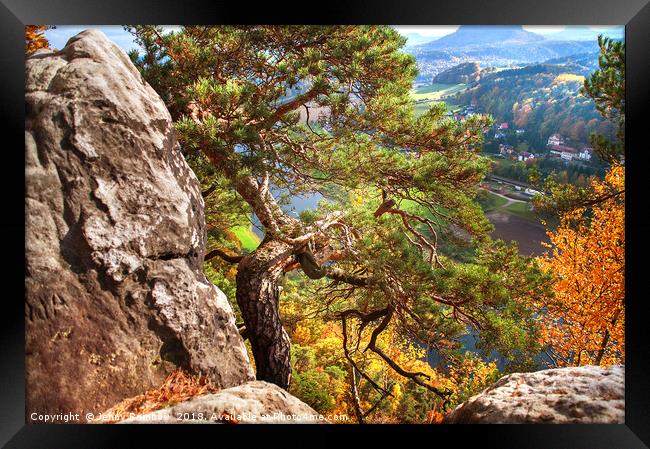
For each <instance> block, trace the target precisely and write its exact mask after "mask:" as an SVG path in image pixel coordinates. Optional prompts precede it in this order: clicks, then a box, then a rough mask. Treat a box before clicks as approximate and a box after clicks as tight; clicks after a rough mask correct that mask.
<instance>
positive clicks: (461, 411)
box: [444, 366, 625, 424]
mask: <svg viewBox="0 0 650 449" xmlns="http://www.w3.org/2000/svg"><path fill="white" fill-rule="evenodd" d="M624 418H625V368H624V367H622V366H612V367H609V368H607V369H603V368H600V367H597V366H582V367H572V368H560V369H549V370H543V371H537V372H533V373H516V374H511V375H509V376H505V377H503V378H501V379H500V380H499V381H497V382H496V383H495V384H494V385H492V386H491V387H489V388H487V389H486V390H484V391H483V392H481V393H480V394H478V395H476V396H473V397H471V398H470V399H469V400H467V401H466V402H464V403H463V404H461V405H459V406H458V407H456V408H455V409H454V410H453V411H451V412H450V413H449V414H448V415H447V416H446V417H445V419H444V423H446V424H481V423H485V424H536V423H540V424H544V423H545V424H622V423H623V422H624Z"/></svg>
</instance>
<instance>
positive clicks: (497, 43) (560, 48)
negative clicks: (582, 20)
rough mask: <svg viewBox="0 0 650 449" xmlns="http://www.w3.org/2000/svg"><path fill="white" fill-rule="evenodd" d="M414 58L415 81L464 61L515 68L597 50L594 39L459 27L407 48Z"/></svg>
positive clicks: (519, 29) (517, 29) (507, 28)
mask: <svg viewBox="0 0 650 449" xmlns="http://www.w3.org/2000/svg"><path fill="white" fill-rule="evenodd" d="M406 51H408V52H409V53H411V54H413V55H414V56H415V57H416V59H417V64H418V69H419V72H420V74H419V77H418V81H424V82H431V81H432V80H433V77H435V76H436V75H437V74H439V73H441V72H443V71H445V70H447V69H450V68H452V67H454V66H456V65H458V64H461V63H464V62H478V63H480V65H481V67H517V66H522V65H529V64H535V63H542V62H544V61H547V60H549V59H554V58H565V57H569V56H571V55H585V54H593V53H597V52H598V43H597V41H596V39H592V40H549V39H545V38H544V37H543V36H541V35H539V34H536V33H531V32H529V31H526V30H524V29H523V28H522V27H521V26H461V27H459V28H458V30H456V31H455V32H453V33H451V34H448V35H446V36H443V37H441V38H440V39H436V40H435V41H432V42H428V43H425V44H422V45H417V46H414V47H409V48H407V49H406Z"/></svg>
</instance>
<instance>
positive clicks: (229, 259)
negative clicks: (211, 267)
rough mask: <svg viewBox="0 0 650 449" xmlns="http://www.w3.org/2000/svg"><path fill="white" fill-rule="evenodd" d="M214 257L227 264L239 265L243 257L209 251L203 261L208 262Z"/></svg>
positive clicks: (218, 250) (215, 250)
mask: <svg viewBox="0 0 650 449" xmlns="http://www.w3.org/2000/svg"><path fill="white" fill-rule="evenodd" d="M215 257H220V258H222V259H223V260H225V261H226V262H229V263H239V262H241V261H242V259H243V258H244V256H230V255H228V254H226V253H224V252H223V251H221V250H220V249H213V250H212V251H210V252H209V253H207V254H206V255H205V257H204V259H203V260H204V261H206V262H207V261H209V260H212V259H214V258H215Z"/></svg>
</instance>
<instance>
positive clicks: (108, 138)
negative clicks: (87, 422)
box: [25, 30, 254, 419]
mask: <svg viewBox="0 0 650 449" xmlns="http://www.w3.org/2000/svg"><path fill="white" fill-rule="evenodd" d="M25 95H26V98H25V103H26V104H25V106H26V122H25V151H26V155H25V164H26V179H27V191H26V198H25V207H26V210H25V219H26V248H25V257H26V278H25V283H26V304H25V322H26V364H27V366H26V375H27V388H26V390H27V397H26V400H27V417H28V419H29V416H30V414H31V412H32V411H33V412H38V413H60V412H73V413H80V414H81V415H82V418H83V414H84V413H85V412H91V411H92V412H97V411H101V410H106V409H107V408H109V407H110V406H112V405H114V404H115V403H117V402H119V401H120V400H122V399H124V398H126V397H130V396H133V395H136V394H139V393H142V392H143V391H145V390H147V389H150V388H153V387H156V386H158V385H159V384H160V382H161V381H162V380H163V379H164V378H165V376H166V375H167V374H168V373H169V372H170V371H172V370H173V369H174V368H176V367H177V366H180V367H183V368H185V369H187V370H190V371H194V372H202V373H204V374H206V375H208V376H209V378H210V380H211V381H212V383H213V384H214V385H216V386H217V387H221V388H226V387H231V386H234V385H239V384H241V383H243V382H246V381H249V380H252V379H254V376H253V371H252V368H251V365H250V362H249V359H248V356H247V353H246V349H245V346H244V343H243V341H242V339H241V337H240V335H239V333H238V331H237V328H236V326H235V321H234V315H233V312H232V309H231V307H230V305H229V303H228V301H227V299H226V297H225V296H224V294H223V293H222V292H221V291H219V290H218V289H217V288H216V287H215V286H213V285H212V284H211V283H210V282H208V281H207V280H206V278H205V276H204V275H203V273H202V268H201V266H202V263H203V257H204V251H205V239H206V230H205V220H204V212H203V208H204V205H203V200H202V197H201V191H200V185H199V183H198V181H197V179H196V177H195V176H194V174H193V173H192V171H191V170H190V169H189V167H188V166H187V164H186V163H185V161H184V159H183V156H182V154H181V152H180V149H179V145H178V143H177V141H176V139H175V134H174V131H173V126H172V121H171V118H170V115H169V113H168V111H167V110H166V108H165V105H164V104H163V102H162V100H161V99H160V98H159V97H158V95H157V94H156V93H155V92H154V90H153V89H152V88H151V87H150V86H149V85H148V84H147V83H146V82H144V80H143V79H142V78H141V76H140V74H139V73H138V71H137V69H136V68H135V67H134V66H133V65H132V64H131V62H130V60H129V58H128V57H127V55H126V54H125V53H124V51H122V50H121V49H120V48H119V47H117V46H116V45H115V44H113V43H112V42H110V41H109V40H108V39H107V38H106V37H105V36H104V35H103V34H102V33H101V32H99V31H95V30H89V31H84V32H82V33H80V34H79V35H77V36H75V37H74V38H72V39H70V41H69V42H68V43H67V45H66V46H65V48H64V49H63V50H61V51H58V52H52V51H47V50H40V51H38V52H36V53H35V54H34V55H33V56H30V57H29V58H27V61H26V94H25Z"/></svg>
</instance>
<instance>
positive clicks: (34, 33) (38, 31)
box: [25, 25, 54, 54]
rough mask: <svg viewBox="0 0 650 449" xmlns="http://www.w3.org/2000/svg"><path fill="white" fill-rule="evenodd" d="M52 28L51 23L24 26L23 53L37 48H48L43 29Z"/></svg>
mask: <svg viewBox="0 0 650 449" xmlns="http://www.w3.org/2000/svg"><path fill="white" fill-rule="evenodd" d="M52 28H54V27H53V26H51V25H26V26H25V53H27V54H31V53H34V52H35V51H36V50H38V49H39V48H50V43H49V42H48V40H47V38H46V37H45V31H46V30H49V29H52Z"/></svg>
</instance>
